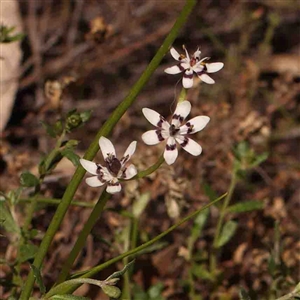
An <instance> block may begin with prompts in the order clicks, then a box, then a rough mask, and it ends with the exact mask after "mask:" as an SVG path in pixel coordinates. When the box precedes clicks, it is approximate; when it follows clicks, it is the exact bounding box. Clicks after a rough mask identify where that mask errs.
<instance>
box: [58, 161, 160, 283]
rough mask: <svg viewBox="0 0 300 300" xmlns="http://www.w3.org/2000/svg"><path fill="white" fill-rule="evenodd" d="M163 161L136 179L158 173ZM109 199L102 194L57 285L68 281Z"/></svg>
mask: <svg viewBox="0 0 300 300" xmlns="http://www.w3.org/2000/svg"><path fill="white" fill-rule="evenodd" d="M163 161H164V160H163V157H162V156H161V157H160V158H159V159H158V161H157V162H156V163H155V164H154V165H153V166H151V167H149V168H148V169H146V170H145V171H142V172H139V173H138V174H137V175H136V176H135V177H136V178H142V177H145V176H147V175H149V174H151V173H152V172H154V171H156V170H157V169H158V168H159V167H160V165H161V164H162V163H163ZM108 198H109V194H108V193H106V192H103V193H102V194H101V196H100V198H99V200H98V202H97V204H96V205H95V206H94V208H93V210H92V212H91V214H90V216H89V218H88V220H87V222H86V223H85V225H84V227H83V230H82V231H81V232H80V233H79V236H78V239H77V241H76V243H75V245H74V246H73V248H72V250H71V253H70V255H69V257H68V259H67V261H66V262H65V264H64V265H63V267H62V271H61V273H60V275H59V277H58V280H57V283H61V282H63V281H65V280H66V279H67V276H68V274H69V272H70V269H71V267H72V265H73V263H74V261H75V259H76V257H77V256H78V254H79V252H80V251H81V249H82V248H83V247H84V245H85V241H86V239H87V237H88V235H89V233H90V232H91V230H92V229H93V227H94V225H95V224H96V222H97V220H98V219H99V217H100V216H101V214H102V211H103V210H104V207H105V204H106V202H107V200H108Z"/></svg>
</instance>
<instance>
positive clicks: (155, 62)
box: [20, 0, 196, 300]
mask: <svg viewBox="0 0 300 300" xmlns="http://www.w3.org/2000/svg"><path fill="white" fill-rule="evenodd" d="M195 5H196V0H187V2H186V4H185V6H184V7H183V9H182V11H181V13H180V15H179V16H178V18H177V20H176V22H175V24H174V26H173V28H172V29H171V31H170V33H169V35H168V36H167V37H166V39H165V40H164V42H163V44H162V46H161V47H160V48H159V50H158V52H157V53H156V55H155V56H154V58H153V59H152V61H151V62H150V64H149V65H148V67H147V68H146V70H145V71H144V73H143V74H142V76H141V77H140V79H139V80H138V81H137V83H136V84H135V85H134V86H133V88H132V89H131V91H130V92H129V94H128V96H127V97H126V98H125V99H124V100H123V101H122V102H121V103H120V104H119V106H118V107H117V108H116V109H115V110H114V112H113V113H112V115H111V116H110V118H109V119H108V120H107V121H106V122H105V123H104V125H103V126H102V128H101V129H100V130H99V132H98V133H97V135H96V137H95V139H94V140H93V142H92V143H91V145H90V147H89V148H88V150H87V152H86V154H85V155H84V158H85V159H87V160H92V159H93V158H94V157H95V155H96V153H97V151H98V150H99V146H98V140H99V138H100V137H101V136H107V135H108V134H109V133H110V132H111V130H112V129H113V128H114V126H115V125H116V124H117V122H118V121H119V120H120V118H121V117H122V116H123V114H124V113H125V112H126V110H127V109H128V108H129V107H130V106H131V105H132V103H133V102H134V100H135V99H136V97H137V95H138V94H139V92H140V91H141V90H142V88H143V87H144V86H145V84H146V83H147V81H148V80H149V79H150V77H151V75H152V74H153V72H154V71H155V70H156V68H157V67H158V66H159V64H160V62H161V60H162V58H163V57H164V55H165V54H166V53H167V51H168V50H169V47H170V46H171V44H172V43H173V42H174V40H175V38H176V37H177V35H178V33H179V31H180V29H181V27H182V26H183V25H184V23H185V22H186V20H187V18H188V16H189V15H190V13H191V12H192V9H193V8H194V6H195ZM84 174H85V170H84V169H83V168H82V167H81V166H79V167H78V168H77V170H76V172H75V174H74V175H73V178H72V180H71V182H70V183H69V185H68V187H67V189H66V191H65V193H64V196H63V198H62V201H61V203H60V204H59V206H58V208H57V210H56V212H55V215H54V216H53V219H52V221H51V223H50V225H49V227H48V230H47V232H46V233H45V236H44V238H43V240H42V242H41V245H40V247H39V250H38V252H37V254H36V256H35V260H34V262H33V265H34V266H35V267H36V268H37V269H40V268H41V266H42V262H43V260H44V257H45V256H46V254H47V251H48V249H49V247H50V244H51V242H52V240H53V237H54V235H55V233H56V231H57V230H58V228H59V226H60V224H61V222H62V220H63V218H64V216H65V214H66V212H67V209H68V207H69V205H70V203H71V201H72V199H73V196H74V194H75V192H76V190H77V188H78V186H79V184H80V182H81V180H82V178H83V176H84ZM34 281H35V279H34V274H33V271H32V270H31V271H30V273H29V275H28V278H27V280H26V283H25V286H24V289H23V291H22V293H21V296H20V300H28V298H29V297H30V295H31V291H32V288H33V284H34Z"/></svg>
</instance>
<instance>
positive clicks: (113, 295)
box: [102, 285, 121, 299]
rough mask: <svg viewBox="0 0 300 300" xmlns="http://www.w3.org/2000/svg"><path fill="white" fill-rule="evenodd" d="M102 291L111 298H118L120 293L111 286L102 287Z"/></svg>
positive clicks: (116, 288)
mask: <svg viewBox="0 0 300 300" xmlns="http://www.w3.org/2000/svg"><path fill="white" fill-rule="evenodd" d="M102 291H103V292H104V293H105V294H106V295H107V296H109V297H111V298H117V299H118V298H120V296H121V291H120V289H119V288H118V287H116V286H112V285H103V286H102Z"/></svg>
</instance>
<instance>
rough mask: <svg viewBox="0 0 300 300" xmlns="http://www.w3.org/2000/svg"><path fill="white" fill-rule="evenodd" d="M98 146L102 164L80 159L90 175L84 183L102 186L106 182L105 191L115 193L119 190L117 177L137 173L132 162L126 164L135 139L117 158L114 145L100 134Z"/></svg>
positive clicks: (133, 148)
mask: <svg viewBox="0 0 300 300" xmlns="http://www.w3.org/2000/svg"><path fill="white" fill-rule="evenodd" d="M99 146H100V149H101V152H102V155H103V158H104V161H105V165H104V166H102V165H100V164H97V163H93V162H91V161H89V160H86V159H80V163H81V165H82V166H83V167H84V168H85V169H86V170H87V171H88V172H89V173H91V174H92V175H95V176H92V177H89V178H87V179H86V183H87V184H88V185H89V186H92V187H98V186H102V185H103V184H105V183H107V187H106V191H107V192H108V193H110V194H115V193H118V192H120V191H121V184H120V182H119V179H130V178H132V177H133V176H135V175H136V174H137V170H136V168H135V166H134V165H133V164H131V165H129V166H126V163H127V162H128V161H129V159H130V158H131V156H132V155H133V153H134V152H135V148H136V141H134V142H132V143H131V144H130V145H129V146H128V148H127V150H126V151H125V153H124V155H123V157H122V158H121V159H120V160H119V159H118V158H117V157H116V151H115V147H114V145H113V144H112V142H111V141H110V140H109V139H107V138H106V137H104V136H102V137H101V138H100V139H99Z"/></svg>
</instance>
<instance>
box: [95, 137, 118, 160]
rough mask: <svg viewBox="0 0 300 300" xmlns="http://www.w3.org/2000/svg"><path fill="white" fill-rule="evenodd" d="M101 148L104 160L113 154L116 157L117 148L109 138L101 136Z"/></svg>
mask: <svg viewBox="0 0 300 300" xmlns="http://www.w3.org/2000/svg"><path fill="white" fill-rule="evenodd" d="M99 146H100V149H101V152H102V155H103V158H104V159H106V158H107V157H108V156H109V155H111V154H112V155H113V156H114V157H116V150H115V147H114V145H113V144H112V142H111V141H110V140H109V139H108V138H106V137H104V136H101V138H100V139H99Z"/></svg>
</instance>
